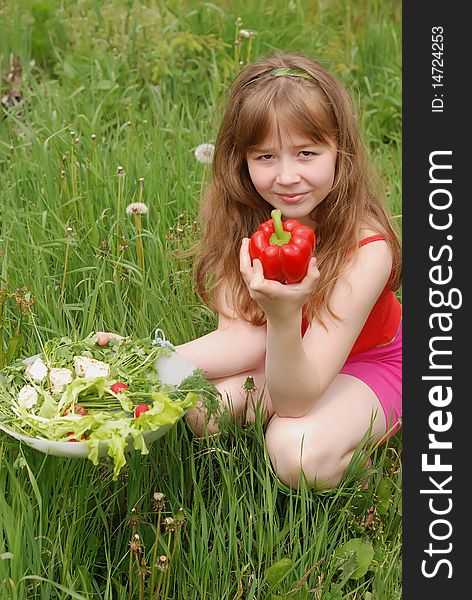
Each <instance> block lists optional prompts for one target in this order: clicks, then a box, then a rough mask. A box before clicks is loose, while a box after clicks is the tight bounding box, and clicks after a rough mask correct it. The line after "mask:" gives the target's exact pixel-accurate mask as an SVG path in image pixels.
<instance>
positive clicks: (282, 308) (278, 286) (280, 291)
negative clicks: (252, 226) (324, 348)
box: [239, 238, 320, 319]
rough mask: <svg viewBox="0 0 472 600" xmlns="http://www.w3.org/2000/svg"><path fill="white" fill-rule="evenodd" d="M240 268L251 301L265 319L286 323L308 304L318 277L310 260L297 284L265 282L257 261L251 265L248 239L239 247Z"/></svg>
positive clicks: (314, 264) (312, 259) (313, 259)
mask: <svg viewBox="0 0 472 600" xmlns="http://www.w3.org/2000/svg"><path fill="white" fill-rule="evenodd" d="M239 265H240V266H239V268H240V271H241V275H242V276H243V279H244V282H245V283H246V285H247V288H248V290H249V294H250V296H251V298H252V299H253V300H255V301H256V302H257V304H259V306H260V307H261V308H262V310H263V311H264V312H265V314H266V316H267V318H277V319H279V318H282V319H286V318H290V316H291V315H296V314H297V313H298V312H299V311H300V310H301V308H302V307H303V305H304V304H306V303H307V302H308V300H309V298H310V296H311V294H312V293H313V290H314V289H315V287H316V283H317V281H318V279H319V277H320V272H319V271H318V267H317V266H316V258H314V257H312V258H311V259H310V262H309V264H308V271H307V274H306V276H305V278H304V279H302V281H300V282H299V283H292V284H283V283H280V282H279V281H272V280H271V279H265V278H264V270H263V268H262V263H261V261H260V260H258V259H256V260H254V262H253V263H252V264H251V257H250V256H249V238H244V239H243V242H242V244H241V252H240V262H239Z"/></svg>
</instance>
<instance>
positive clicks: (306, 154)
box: [300, 150, 315, 157]
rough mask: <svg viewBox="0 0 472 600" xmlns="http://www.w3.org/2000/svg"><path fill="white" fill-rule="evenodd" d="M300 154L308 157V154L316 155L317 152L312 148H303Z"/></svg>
mask: <svg viewBox="0 0 472 600" xmlns="http://www.w3.org/2000/svg"><path fill="white" fill-rule="evenodd" d="M300 154H301V155H302V156H304V157H308V156H315V153H314V152H312V151H311V150H302V151H301V152H300Z"/></svg>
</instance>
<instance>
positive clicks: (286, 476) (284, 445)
mask: <svg viewBox="0 0 472 600" xmlns="http://www.w3.org/2000/svg"><path fill="white" fill-rule="evenodd" d="M369 427H372V429H371V436H372V438H371V439H373V440H375V441H377V440H379V439H381V438H382V437H383V436H384V434H385V430H386V420H385V415H384V412H383V409H382V406H381V404H380V402H379V400H378V399H377V396H376V395H375V394H374V392H373V391H372V390H371V389H370V387H369V386H368V385H366V384H365V383H364V382H363V381H361V380H360V379H357V378H355V377H352V376H351V375H344V374H340V375H338V376H337V377H336V378H335V379H334V381H333V383H332V384H331V385H330V387H329V388H328V389H327V390H326V392H325V393H324V394H323V396H322V397H321V398H320V399H319V401H318V402H317V403H316V406H315V407H314V408H313V409H312V410H311V411H310V412H308V413H307V414H306V415H304V416H303V417H298V418H287V417H278V416H277V415H274V416H273V417H272V419H271V421H270V423H269V425H268V427H267V431H266V444H267V449H268V452H269V455H270V458H271V461H272V465H273V467H274V470H275V472H276V473H277V476H278V478H279V479H280V480H281V481H282V482H283V483H285V484H286V485H288V486H290V487H297V486H298V485H299V483H300V481H301V473H302V470H303V472H304V474H305V476H306V478H307V482H308V483H309V484H314V483H316V485H317V486H318V487H319V488H332V487H335V486H336V485H338V483H339V482H340V481H341V479H342V477H343V475H344V473H345V471H346V469H347V466H348V465H349V462H350V460H351V458H352V456H353V454H354V451H355V450H356V448H357V447H358V445H359V443H360V441H361V440H362V438H363V437H364V435H365V434H366V432H367V431H368V430H369Z"/></svg>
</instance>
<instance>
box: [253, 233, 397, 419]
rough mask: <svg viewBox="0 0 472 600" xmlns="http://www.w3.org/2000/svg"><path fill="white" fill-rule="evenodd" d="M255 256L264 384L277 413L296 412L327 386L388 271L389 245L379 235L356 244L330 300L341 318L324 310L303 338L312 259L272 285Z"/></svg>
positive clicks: (306, 407) (311, 285) (305, 409)
mask: <svg viewBox="0 0 472 600" xmlns="http://www.w3.org/2000/svg"><path fill="white" fill-rule="evenodd" d="M243 260H244V259H243ZM257 262H258V261H255V264H254V274H253V276H252V282H251V284H250V286H249V287H250V290H251V291H252V294H253V297H254V298H255V299H256V300H257V301H258V302H259V304H261V306H262V308H263V309H264V311H265V313H266V316H267V351H266V379H267V389H268V391H269V394H270V398H271V401H272V405H273V407H274V409H275V412H276V413H277V414H278V415H279V416H282V417H300V416H303V415H304V414H306V413H307V412H308V411H309V410H310V409H311V408H312V407H313V405H314V404H315V403H316V401H317V400H318V398H320V396H321V395H322V394H323V393H324V392H325V391H326V389H327V388H328V386H329V385H330V384H331V382H332V381H333V379H334V378H335V377H336V375H337V374H338V373H339V370H340V369H341V367H342V365H343V364H344V362H345V360H346V358H347V357H348V355H349V353H350V351H351V348H352V346H353V345H354V342H355V340H356V339H357V336H358V335H359V333H360V331H361V329H362V327H363V325H364V323H365V321H366V320H367V317H368V315H369V313H370V311H371V309H372V307H373V305H374V304H375V302H376V300H377V298H378V297H379V295H380V293H381V292H382V290H383V288H384V287H385V284H386V282H387V280H388V277H389V275H390V271H391V267H392V263H391V253H390V249H389V247H388V245H387V244H386V243H385V242H383V241H378V242H375V243H372V244H368V245H366V246H363V247H362V248H361V249H360V250H359V252H358V256H357V258H356V260H355V262H354V263H353V264H352V265H351V266H350V268H349V269H348V271H347V272H346V273H345V275H344V276H342V277H340V278H339V280H338V281H337V283H336V285H335V288H334V291H333V296H332V300H331V306H332V309H333V311H334V312H335V314H337V315H338V316H339V317H341V320H335V319H333V318H332V317H331V316H330V315H329V314H325V315H324V321H325V324H326V329H324V328H323V327H322V326H321V325H319V324H313V325H312V326H311V327H310V328H309V329H308V331H307V333H306V334H305V337H304V338H303V339H302V336H301V312H302V309H301V307H302V306H303V304H304V302H305V301H306V297H307V296H308V295H309V294H310V293H311V292H312V291H313V289H314V288H315V286H316V279H317V276H318V271H317V268H316V263H315V262H314V261H313V262H312V263H311V264H310V267H309V270H308V274H307V277H306V278H305V279H304V280H303V281H302V282H301V283H300V284H296V285H295V286H281V285H280V284H279V285H278V286H277V285H275V286H274V283H276V282H269V281H267V280H261V279H258V273H259V265H257V264H256V263H257ZM246 281H247V279H246ZM315 293H316V292H315ZM281 299H282V300H283V301H282V302H281Z"/></svg>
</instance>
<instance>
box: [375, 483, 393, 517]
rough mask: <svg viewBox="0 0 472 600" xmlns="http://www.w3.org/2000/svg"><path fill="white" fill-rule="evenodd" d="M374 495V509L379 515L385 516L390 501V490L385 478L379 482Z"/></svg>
mask: <svg viewBox="0 0 472 600" xmlns="http://www.w3.org/2000/svg"><path fill="white" fill-rule="evenodd" d="M376 494H377V501H376V507H377V511H378V513H379V515H387V514H388V511H389V508H390V504H391V501H392V488H391V484H390V481H389V480H388V479H387V478H383V479H381V480H380V482H379V485H378V486H377V490H376Z"/></svg>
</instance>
